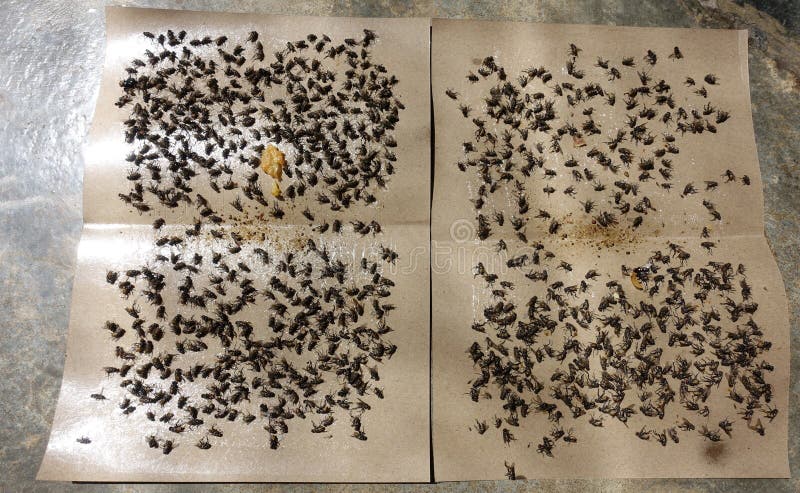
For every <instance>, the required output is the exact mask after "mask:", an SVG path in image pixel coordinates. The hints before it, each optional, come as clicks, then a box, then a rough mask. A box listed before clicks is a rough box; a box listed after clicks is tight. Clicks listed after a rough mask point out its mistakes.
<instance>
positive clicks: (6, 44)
mask: <svg viewBox="0 0 800 493" xmlns="http://www.w3.org/2000/svg"><path fill="white" fill-rule="evenodd" d="M114 3H116V2H114ZM125 4H127V5H129V6H141V7H160V8H176V9H195V10H227V11H249V12H266V13H275V14H306V15H323V16H382V17H394V16H429V17H452V18H479V19H496V20H527V21H537V22H562V23H590V24H617V25H631V26H665V27H666V26H676V27H717V28H735V29H749V31H750V83H751V90H752V94H751V97H752V101H753V118H754V121H755V129H756V140H757V143H758V154H759V159H760V161H761V170H762V173H763V176H764V187H765V200H766V233H767V236H768V238H769V241H770V244H771V245H772V247H773V249H774V251H775V255H776V257H777V259H778V264H779V265H780V268H781V271H782V273H783V278H784V281H785V283H786V290H787V292H788V295H789V300H790V309H791V322H792V345H793V347H795V348H798V347H800V327H799V326H798V321H800V273H798V270H797V265H798V259H800V224H799V223H798V217H800V166H799V165H798V163H800V144H798V139H800V2H798V1H797V0H774V1H769V0H747V1H729V0H703V1H694V0H608V1H599V0H581V1H570V2H566V1H563V0H536V1H531V2H523V1H515V0H496V1H490V2H484V3H481V4H478V3H472V2H466V1H461V0H452V1H446V0H437V1H430V0H419V1H411V0H398V1H390V0H384V1H376V2H367V1H363V2H362V1H358V0H339V1H326V0H306V1H301V0H298V1H277V0H265V1H259V0H224V1H223V0H216V1H215V0H152V1H147V0H133V1H130V2H125ZM104 5H105V3H104V2H103V1H102V0H94V1H93V0H70V1H64V0H40V1H31V0H2V1H0V33H2V36H0V330H2V335H3V337H2V338H0V490H4V489H5V490H8V491H98V492H100V491H104V492H105V491H130V492H140V491H141V492H151V491H152V492H176V491H198V492H199V491H203V492H216V491H278V490H281V491H283V490H286V491H292V492H295V491H297V492H300V491H310V490H315V491H317V490H324V491H374V490H378V491H389V490H392V491H422V490H424V491H433V490H436V491H447V492H455V491H464V490H470V491H473V490H479V491H500V490H503V491H506V490H507V491H522V490H528V489H533V488H535V489H537V490H540V491H570V492H571V491H597V492H600V491H602V492H606V491H625V492H628V491H631V492H634V491H636V492H639V491H650V492H661V491H675V490H681V491H704V492H705V491H709V492H710V491H742V492H744V491H747V492H753V493H755V492H759V491H763V492H770V493H771V492H783V491H786V492H789V491H792V492H796V491H800V427H799V426H798V425H797V423H798V418H800V414H799V411H800V385H799V384H798V378H797V377H798V371H800V357H798V355H800V352H797V351H795V352H794V354H793V356H792V376H793V378H792V387H791V411H790V418H789V419H790V423H792V424H790V437H789V456H790V462H791V470H792V477H793V478H792V479H790V480H651V481H605V480H602V481H598V480H596V481H525V482H522V481H518V482H481V483H449V484H438V485H355V486H353V485H321V486H308V485H185V484H176V485H152V484H138V485H87V484H57V483H36V482H34V480H33V479H34V477H35V475H36V471H37V469H38V467H39V462H40V460H41V458H42V454H43V453H44V449H45V446H46V442H47V434H48V429H49V424H50V421H51V419H52V417H53V411H54V408H55V404H56V397H57V394H58V388H59V383H60V380H61V372H62V369H63V364H64V347H65V343H66V336H67V321H68V310H69V303H70V288H71V283H72V272H73V268H74V265H75V255H76V245H77V242H78V237H79V232H80V226H81V181H82V180H81V177H82V172H83V171H82V170H83V162H82V159H81V157H80V148H81V145H82V143H83V142H84V139H85V138H86V133H87V130H88V125H89V122H90V118H91V112H92V109H93V106H94V102H95V98H96V92H97V87H98V83H99V79H100V66H101V62H102V49H103V32H104V19H103V7H104Z"/></svg>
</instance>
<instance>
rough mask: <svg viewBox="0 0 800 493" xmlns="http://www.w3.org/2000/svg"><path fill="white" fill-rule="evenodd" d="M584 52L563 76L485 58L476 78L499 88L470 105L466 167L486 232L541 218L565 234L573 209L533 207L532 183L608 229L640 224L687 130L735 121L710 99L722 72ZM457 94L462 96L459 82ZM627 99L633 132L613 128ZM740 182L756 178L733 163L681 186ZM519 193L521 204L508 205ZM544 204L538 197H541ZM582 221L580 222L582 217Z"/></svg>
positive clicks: (677, 56)
mask: <svg viewBox="0 0 800 493" xmlns="http://www.w3.org/2000/svg"><path fill="white" fill-rule="evenodd" d="M581 51H582V50H581V49H580V48H578V47H577V46H575V45H574V44H571V45H570V47H569V50H568V58H567V61H566V64H565V72H566V80H564V81H563V82H560V81H559V77H558V76H554V75H553V73H551V72H550V70H548V69H547V68H545V67H531V68H528V69H526V70H523V71H522V73H520V74H519V75H518V76H516V77H513V76H510V75H509V74H507V73H506V71H505V68H504V67H503V66H502V65H500V64H499V63H498V62H497V61H496V60H495V58H494V57H493V56H489V57H486V58H485V59H483V61H482V62H481V63H480V65H479V66H478V68H477V70H476V72H477V74H476V73H474V72H469V74H468V75H467V79H468V80H469V81H470V82H471V83H473V84H476V85H486V86H487V87H488V90H487V91H486V92H485V93H484V94H482V99H481V100H480V105H481V106H480V107H479V108H477V109H474V108H472V107H470V106H469V105H467V104H465V103H460V104H459V109H460V111H461V113H462V115H463V116H464V118H467V119H471V121H472V125H473V127H474V137H473V138H472V139H471V140H469V141H467V142H464V143H463V150H464V155H465V159H463V160H460V161H459V162H458V167H459V169H460V170H461V171H465V172H470V173H474V174H475V175H477V176H478V179H479V185H478V187H477V188H476V190H474V192H473V197H472V199H471V200H472V203H473V205H474V208H475V211H476V223H477V233H478V237H479V238H480V239H481V240H485V239H487V238H488V237H489V236H491V235H492V231H493V229H494V230H500V229H501V228H503V227H506V228H508V227H509V226H510V228H513V229H511V231H513V233H514V234H515V235H516V236H517V237H518V238H519V239H520V240H521V241H523V242H525V241H526V240H527V236H526V228H527V227H528V223H529V222H530V220H531V219H534V220H537V221H541V223H540V224H539V225H537V229H544V230H546V231H548V232H549V233H550V234H551V235H561V236H563V235H564V234H566V233H565V231H564V228H563V227H562V226H563V225H564V220H565V216H566V215H567V214H562V215H560V214H558V213H557V212H555V211H553V210H547V207H544V206H541V207H531V201H530V197H529V195H528V192H529V190H530V192H531V193H533V194H535V195H536V196H537V198H538V197H547V198H548V199H550V200H552V199H551V196H553V195H555V198H556V201H557V202H559V203H560V204H568V205H570V206H572V210H570V211H568V214H569V215H571V216H574V214H573V213H575V214H577V216H575V217H586V218H587V220H588V221H589V222H590V223H591V224H593V225H596V226H597V227H599V228H624V229H637V228H639V227H640V226H641V225H642V224H643V223H644V222H645V218H646V217H647V216H648V215H650V214H652V213H653V212H655V211H656V210H657V209H656V208H657V207H658V205H659V204H658V203H657V201H658V197H659V196H660V195H663V194H668V193H670V191H671V190H672V189H673V187H674V185H675V183H674V182H675V178H677V177H679V176H678V175H680V170H679V169H677V166H676V163H674V162H673V159H674V157H675V156H676V155H677V154H679V153H680V148H679V143H680V141H681V140H682V139H683V138H684V137H685V136H686V135H687V134H688V135H694V136H706V137H707V136H709V135H713V134H716V133H717V126H718V125H723V124H724V123H725V122H726V121H728V119H729V118H730V114H729V113H728V112H727V111H725V110H724V109H722V108H717V107H715V106H714V104H713V103H712V102H711V101H710V99H711V98H712V97H713V92H714V90H715V88H716V87H717V86H719V85H720V84H721V83H722V81H720V79H719V78H718V77H717V76H716V75H714V74H710V73H709V74H705V75H703V76H701V77H698V78H697V79H695V78H693V77H686V78H685V79H683V80H681V81H669V82H667V81H665V80H664V79H661V78H659V77H656V74H657V73H658V69H657V68H656V64H657V61H658V59H659V58H658V55H657V54H656V53H654V52H653V51H650V50H648V52H647V54H646V55H645V56H644V58H643V59H642V60H636V59H634V57H628V58H624V59H622V60H619V61H611V60H606V59H603V58H597V60H596V61H594V63H591V62H588V63H585V64H586V65H588V67H587V68H582V66H583V65H584V63H583V62H582V59H581V57H580V53H581ZM682 58H683V54H682V53H681V51H680V49H679V48H678V47H675V49H674V51H673V53H671V54H670V55H669V59H671V62H669V63H670V64H671V65H670V66H668V67H667V70H668V71H670V72H671V71H674V70H675V68H676V67H679V66H680V63H679V60H681V59H682ZM587 70H588V71H590V72H591V73H593V74H595V75H598V74H599V79H600V82H598V81H596V80H593V81H589V80H588V79H587V78H588V77H589V75H588V74H587ZM634 72H635V74H636V76H635V77H632V73H634ZM631 79H633V80H632V81H631ZM675 84H683V85H686V86H689V87H691V88H696V89H694V91H693V92H692V96H693V97H694V98H695V101H689V99H690V98H687V104H691V106H687V107H684V106H681V105H680V104H679V102H678V101H676V98H675V96H674V95H673V85H675ZM623 85H624V87H626V89H622V88H621V87H620V86H623ZM615 91H616V92H615ZM617 93H619V95H618V94H617ZM446 94H447V96H448V97H450V98H451V99H453V100H456V101H460V99H461V96H460V95H459V94H458V93H457V92H456V91H454V90H452V89H448V90H446ZM620 107H624V109H625V112H626V113H625V115H626V116H625V119H624V124H623V125H622V128H617V127H616V125H617V124H616V123H615V127H614V128H605V127H606V124H604V123H603V122H602V119H603V115H604V114H605V112H606V111H616V110H617V109H618V108H620ZM612 108H613V110H612ZM576 115H577V116H576ZM598 115H600V116H599V117H598ZM733 182H741V183H742V184H744V185H749V184H750V178H749V177H748V176H742V177H740V178H738V179H737V176H736V175H735V174H734V173H733V172H732V171H730V170H728V171H726V172H725V173H724V174H723V175H722V176H720V177H711V178H709V179H708V180H706V181H705V182H704V183H702V184H701V183H693V182H686V183H681V186H680V190H676V192H675V193H678V194H680V197H682V198H684V199H687V198H690V197H693V196H695V195H696V194H698V193H699V192H704V193H706V194H710V193H712V192H714V191H715V190H717V189H718V187H719V186H720V185H721V184H725V183H733ZM531 187H533V188H532V189H531ZM496 195H499V198H497V197H496ZM580 197H592V198H593V199H594V200H593V199H588V198H587V199H586V200H584V201H581V200H580ZM509 201H510V202H512V203H513V204H514V211H513V212H511V213H509V211H506V212H505V213H504V212H503V209H504V208H505V207H504V204H506V203H507V202H509ZM543 202H546V201H542V200H536V203H537V204H539V205H541V204H542V203H543ZM701 203H702V206H703V208H704V209H705V211H706V212H707V214H708V217H709V219H710V220H711V221H721V220H722V215H721V213H720V212H719V211H718V210H717V207H716V206H715V204H714V203H713V202H712V200H711V199H710V198H704V199H703V200H702V201H701ZM492 209H494V210H492ZM575 217H573V219H572V222H577V221H576V219H575Z"/></svg>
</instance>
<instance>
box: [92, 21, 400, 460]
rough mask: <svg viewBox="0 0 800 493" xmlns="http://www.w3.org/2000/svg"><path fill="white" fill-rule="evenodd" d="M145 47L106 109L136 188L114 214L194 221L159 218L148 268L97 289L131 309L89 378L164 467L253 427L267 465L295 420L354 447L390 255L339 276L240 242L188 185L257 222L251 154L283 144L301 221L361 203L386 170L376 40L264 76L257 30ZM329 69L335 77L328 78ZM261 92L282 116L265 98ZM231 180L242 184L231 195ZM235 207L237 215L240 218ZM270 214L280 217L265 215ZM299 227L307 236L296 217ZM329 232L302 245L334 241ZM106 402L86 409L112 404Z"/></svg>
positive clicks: (268, 244) (114, 275) (315, 257)
mask: <svg viewBox="0 0 800 493" xmlns="http://www.w3.org/2000/svg"><path fill="white" fill-rule="evenodd" d="M144 36H146V37H147V38H150V39H152V40H153V43H154V46H155V51H149V50H148V51H146V53H145V54H146V57H145V58H144V60H138V59H134V60H133V61H132V63H131V65H130V66H129V67H128V69H127V72H128V77H127V78H126V79H125V80H123V81H122V82H121V86H122V88H123V90H124V95H123V96H122V97H121V98H120V100H119V102H118V103H117V105H118V106H119V107H123V108H124V107H129V106H130V107H132V111H131V116H130V119H129V120H127V121H126V122H125V126H126V128H127V130H126V139H127V141H128V142H129V143H130V144H132V145H133V146H134V147H135V149H136V150H135V151H134V153H133V154H131V156H130V157H129V161H130V162H131V163H133V166H134V168H133V169H132V170H131V172H130V174H129V176H128V178H129V180H130V181H131V182H132V183H133V188H132V190H131V192H130V193H129V194H123V195H121V199H122V200H123V201H124V202H126V203H129V204H131V205H132V206H133V207H135V208H136V209H137V210H138V211H140V212H141V213H145V214H149V213H151V211H152V212H156V211H157V210H162V211H163V210H166V209H167V208H172V207H176V206H178V205H181V204H186V205H189V206H194V207H195V208H196V209H197V210H198V212H199V217H197V218H196V219H195V221H194V224H193V225H190V226H188V227H187V226H176V225H168V224H167V223H166V221H165V220H164V219H162V218H157V219H155V221H154V223H153V231H154V233H155V236H154V240H153V241H154V253H153V254H152V258H150V259H149V261H148V262H146V263H145V264H143V265H141V266H139V267H136V268H131V269H128V270H124V271H109V272H108V273H107V276H106V281H107V282H108V283H109V284H111V285H113V286H115V287H116V288H117V289H118V290H119V294H120V295H121V297H122V298H123V299H124V300H127V302H128V303H129V304H128V305H127V307H126V308H125V310H126V312H127V316H126V318H125V319H124V320H109V321H108V322H106V324H105V325H104V326H103V327H101V328H98V330H99V331H100V332H101V333H102V335H103V337H109V338H110V340H111V341H112V346H114V356H115V358H116V359H117V361H118V363H117V364H115V365H113V366H107V367H104V368H103V372H104V373H105V374H107V376H108V377H109V378H110V379H112V380H114V381H115V382H116V384H117V385H118V386H119V387H120V388H121V389H122V392H119V391H115V392H113V394H114V395H115V396H116V395H117V394H121V395H122V400H121V401H120V402H118V403H117V407H118V411H116V412H119V413H120V414H121V415H123V416H128V415H132V414H134V413H139V414H140V415H144V416H145V417H146V419H147V420H149V422H152V423H153V425H155V426H158V427H159V430H160V431H158V432H156V433H154V434H151V435H148V436H146V437H145V442H146V444H147V445H149V446H150V447H152V448H154V449H159V450H161V451H162V452H163V453H164V454H169V453H171V452H172V450H173V449H175V448H176V447H177V446H178V444H179V441H180V438H181V437H186V436H188V437H191V439H192V440H195V443H194V445H196V446H197V447H198V448H200V449H203V450H206V449H209V448H211V447H212V445H213V443H214V440H216V439H218V438H219V437H222V436H223V433H224V432H225V431H226V428H227V427H229V426H230V425H227V424H226V423H236V424H237V425H244V426H258V427H261V428H263V430H264V436H265V440H264V443H265V446H266V444H268V446H269V447H270V448H271V449H277V448H278V447H279V445H280V443H281V441H282V440H283V439H284V437H285V436H286V435H287V434H288V432H289V425H290V423H291V422H292V421H297V420H298V419H300V420H306V419H308V420H309V421H310V431H311V432H312V433H315V434H320V435H321V436H327V437H330V436H332V435H330V432H331V431H332V427H333V426H334V423H335V422H336V421H341V420H346V421H347V422H348V425H349V426H350V427H352V436H353V437H354V438H355V439H358V440H367V434H366V430H365V427H364V426H363V424H362V417H363V416H364V414H365V413H366V412H367V411H369V410H370V409H371V404H370V402H372V403H373V404H374V401H373V398H374V397H377V398H379V399H383V397H384V394H383V388H382V387H381V385H380V373H379V367H380V366H381V364H383V363H384V362H386V360H388V359H390V358H391V357H392V356H393V355H394V353H395V351H396V350H397V346H396V345H394V344H393V343H392V342H391V341H390V340H389V334H390V333H391V332H392V328H391V326H390V325H389V323H388V317H389V314H390V312H391V311H392V310H394V308H395V307H394V305H393V304H392V303H390V302H389V298H390V296H391V293H392V287H393V286H394V283H393V281H392V280H391V279H389V278H387V277H384V275H383V270H384V267H385V266H387V265H388V264H389V263H394V262H395V260H396V259H397V257H398V255H397V253H396V252H394V251H393V250H391V249H390V248H387V247H384V246H379V247H376V250H375V251H374V252H368V253H367V254H365V256H364V257H363V258H362V259H361V260H360V262H358V261H354V262H352V263H351V262H349V261H348V259H347V258H343V257H342V256H341V255H339V254H338V253H336V250H335V247H329V245H327V244H326V242H325V239H324V238H323V237H320V239H318V240H317V241H314V240H313V239H305V240H304V243H303V244H302V245H289V246H287V245H279V244H278V243H275V242H274V241H272V239H270V238H269V237H267V238H266V239H265V241H261V242H253V241H251V239H250V238H248V237H244V236H243V235H242V234H241V232H237V226H236V224H233V223H229V222H228V221H226V219H224V217H225V215H224V214H222V213H221V212H220V211H218V210H215V209H214V208H213V204H212V202H211V201H209V200H208V199H206V198H205V197H204V196H203V195H202V194H201V193H198V192H196V191H195V190H194V189H193V187H192V182H193V180H194V179H195V177H197V178H198V179H203V180H208V183H210V186H211V188H212V189H213V191H214V192H217V193H220V194H235V193H236V192H237V191H240V192H241V193H242V194H243V195H244V196H245V197H246V198H247V199H251V200H254V201H255V202H257V203H258V204H259V205H260V206H263V208H267V207H269V206H270V204H269V203H268V202H267V201H266V199H265V198H264V195H263V193H261V190H260V188H259V185H258V183H259V180H258V175H257V173H258V170H257V168H258V159H259V158H258V156H259V155H260V154H261V151H262V150H263V149H264V145H265V143H267V142H271V143H278V144H280V143H287V144H290V145H292V146H294V147H296V148H297V149H298V150H299V151H298V152H297V154H296V156H295V158H294V159H293V160H292V159H290V160H289V161H290V162H289V163H287V166H286V168H285V169H284V172H285V173H286V174H287V175H288V176H290V177H293V178H294V182H293V183H292V184H291V185H289V187H287V189H286V191H285V193H284V194H283V196H282V197H281V198H280V200H281V201H289V203H291V202H292V201H293V200H295V199H296V197H298V196H302V195H303V194H304V193H305V192H306V191H307V190H311V189H312V188H316V189H317V190H319V191H318V197H317V199H318V200H317V202H318V204H321V205H317V204H313V205H311V207H312V208H315V207H324V208H326V209H327V208H330V209H332V210H334V211H337V210H342V209H346V208H348V207H349V205H350V204H351V203H354V202H356V201H360V202H364V203H373V202H375V200H376V199H375V197H374V196H373V195H372V193H371V192H370V189H371V188H374V187H375V186H377V187H378V188H383V187H384V186H385V185H386V183H385V181H384V180H385V178H386V177H387V176H388V175H391V174H392V172H393V168H392V162H393V161H394V160H395V158H394V155H393V154H392V152H391V148H392V147H394V146H395V142H394V139H393V138H392V137H391V130H392V129H393V127H394V125H395V123H397V121H398V120H397V117H398V110H399V109H400V108H401V107H402V105H401V104H400V103H399V102H397V101H396V100H395V99H393V92H392V91H393V89H392V88H393V86H394V85H395V84H396V83H397V80H396V78H395V77H394V76H390V75H386V69H385V68H384V67H383V66H382V65H378V64H374V63H373V62H372V61H371V60H370V56H369V52H368V50H367V49H368V47H369V46H370V45H371V44H372V43H373V42H374V41H375V40H376V35H375V34H374V33H372V32H371V31H365V32H364V37H363V38H362V39H359V40H354V39H345V40H344V42H343V43H341V44H336V43H333V42H332V41H331V39H330V38H328V37H327V36H325V35H321V36H316V35H313V34H312V35H309V36H307V37H306V39H305V40H302V41H296V42H291V43H287V45H286V48H285V49H283V50H281V51H278V52H275V53H274V56H273V58H274V59H273V60H265V56H264V47H263V45H262V44H261V42H260V41H258V38H259V35H258V33H256V32H251V33H250V34H249V36H248V38H247V43H246V44H247V47H246V48H245V47H243V46H241V45H236V46H235V47H233V48H232V49H230V51H228V50H226V49H225V46H226V42H227V39H226V37H225V36H222V37H219V38H216V39H211V38H209V37H206V38H202V39H191V40H188V39H187V38H186V33H185V32H183V31H181V32H179V33H177V34H176V33H173V32H172V31H168V32H167V33H165V34H159V35H154V34H151V33H147V32H146V33H144ZM212 48H213V51H211V49H212ZM311 53H313V55H310V54H311ZM304 54H309V55H310V56H305V55H304ZM317 55H318V56H317ZM334 64H340V65H343V66H344V67H345V68H346V69H337V70H333V69H328V68H326V67H327V66H329V65H334ZM341 70H345V71H344V72H343V73H340V72H341ZM275 91H284V92H285V93H286V94H288V95H289V96H288V101H284V100H282V99H271V98H272V96H271V95H273V94H274V93H275ZM354 143H355V144H354ZM242 164H243V165H244V166H241V165H242ZM242 167H244V168H246V169H249V170H251V172H250V174H247V175H246V176H245V178H244V179H243V180H241V181H237V180H238V178H237V176H239V174H240V173H242V171H241V168H242ZM234 170H236V171H234ZM323 184H324V186H323ZM324 187H327V188H324ZM148 197H155V198H157V204H153V205H152V206H151V205H150V203H149V202H148ZM240 200H241V199H240V197H239V196H238V195H237V197H236V199H235V200H234V202H233V204H234V207H235V208H236V209H237V210H240V211H241V206H236V204H240ZM270 210H271V211H272V212H271V214H272V216H273V217H274V218H276V219H280V218H281V216H282V215H283V213H282V212H281V209H280V208H279V206H278V205H277V204H272V208H271V209H270ZM304 216H305V217H306V218H307V219H308V220H309V223H312V222H313V220H314V219H313V214H312V212H311V211H310V210H309V209H306V210H305V212H304ZM342 224H343V223H342V221H341V220H338V219H336V220H334V221H333V223H332V225H328V224H327V223H325V224H323V225H321V226H316V227H315V228H314V229H315V230H316V231H318V232H325V231H327V230H328V228H329V227H330V228H332V230H333V232H336V233H338V232H340V230H341V229H342ZM350 224H352V226H353V230H354V231H355V232H356V233H360V234H362V235H364V234H367V233H370V232H371V233H372V234H373V235H375V234H377V233H380V225H379V224H378V223H376V222H372V223H363V222H360V221H352V222H351V223H350ZM298 241H300V240H298ZM300 242H301V243H302V241H300ZM106 393H108V390H102V389H101V390H100V391H98V392H97V393H94V394H92V395H91V398H93V399H96V400H98V401H109V402H110V401H111V400H112V397H106V395H105V394H106ZM78 441H79V442H80V443H90V442H91V438H90V437H81V438H79V439H78Z"/></svg>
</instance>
